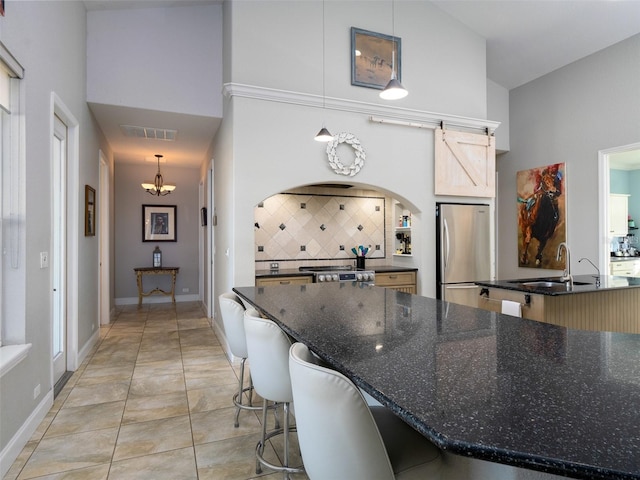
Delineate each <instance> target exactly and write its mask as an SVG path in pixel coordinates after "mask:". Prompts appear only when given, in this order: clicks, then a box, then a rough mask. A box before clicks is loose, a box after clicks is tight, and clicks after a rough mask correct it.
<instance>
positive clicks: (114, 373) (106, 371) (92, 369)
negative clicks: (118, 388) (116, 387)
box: [77, 364, 134, 386]
mask: <svg viewBox="0 0 640 480" xmlns="http://www.w3.org/2000/svg"><path fill="white" fill-rule="evenodd" d="M133 366H134V365H133V364H128V365H116V366H115V367H109V366H106V365H93V364H90V365H89V366H87V368H86V369H85V371H84V373H83V374H82V376H81V377H80V379H79V380H78V383H77V385H85V386H86V385H95V384H98V383H130V382H131V377H132V376H133Z"/></svg>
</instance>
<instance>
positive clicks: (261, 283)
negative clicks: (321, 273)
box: [256, 275, 313, 287]
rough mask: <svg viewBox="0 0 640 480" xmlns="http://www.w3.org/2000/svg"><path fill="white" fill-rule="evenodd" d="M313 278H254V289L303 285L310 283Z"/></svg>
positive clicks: (308, 276)
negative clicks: (270, 286)
mask: <svg viewBox="0 0 640 480" xmlns="http://www.w3.org/2000/svg"><path fill="white" fill-rule="evenodd" d="M312 282H313V276H311V275H296V276H293V277H269V278H265V277H263V278H256V287H266V286H269V285H303V284H305V283H312Z"/></svg>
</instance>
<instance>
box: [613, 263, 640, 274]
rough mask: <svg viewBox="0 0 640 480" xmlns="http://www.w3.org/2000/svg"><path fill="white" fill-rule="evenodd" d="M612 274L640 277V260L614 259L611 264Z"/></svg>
mask: <svg viewBox="0 0 640 480" xmlns="http://www.w3.org/2000/svg"><path fill="white" fill-rule="evenodd" d="M609 269H610V271H611V275H617V276H620V277H640V260H624V261H617V262H615V261H612V262H611V263H610V264H609Z"/></svg>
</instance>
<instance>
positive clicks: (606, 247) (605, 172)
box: [598, 143, 640, 275]
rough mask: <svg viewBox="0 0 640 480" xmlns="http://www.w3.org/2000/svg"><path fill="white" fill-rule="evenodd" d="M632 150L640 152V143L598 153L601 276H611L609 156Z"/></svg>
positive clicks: (599, 258) (599, 263) (599, 260)
mask: <svg viewBox="0 0 640 480" xmlns="http://www.w3.org/2000/svg"><path fill="white" fill-rule="evenodd" d="M631 150H640V143H631V144H629V145H622V146H620V147H613V148H607V149H604V150H599V151H598V179H599V185H598V195H599V198H600V201H599V202H598V208H599V212H598V217H599V224H598V238H599V239H600V241H599V244H598V245H599V247H598V268H600V274H601V275H608V274H609V262H610V259H611V252H610V244H609V235H608V228H607V227H608V225H609V194H610V193H611V191H610V184H611V178H610V175H609V170H610V168H611V167H610V165H609V156H610V155H612V154H614V153H623V152H629V151H631Z"/></svg>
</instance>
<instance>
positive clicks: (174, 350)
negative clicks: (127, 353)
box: [136, 344, 182, 366]
mask: <svg viewBox="0 0 640 480" xmlns="http://www.w3.org/2000/svg"><path fill="white" fill-rule="evenodd" d="M163 360H171V361H174V362H180V361H182V353H181V352H180V345H179V344H176V345H175V346H171V347H163V348H158V349H155V350H151V349H145V350H140V352H139V353H138V359H137V360H136V365H138V366H140V365H145V364H148V363H153V362H159V361H163Z"/></svg>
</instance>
